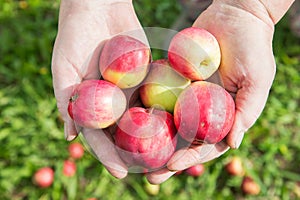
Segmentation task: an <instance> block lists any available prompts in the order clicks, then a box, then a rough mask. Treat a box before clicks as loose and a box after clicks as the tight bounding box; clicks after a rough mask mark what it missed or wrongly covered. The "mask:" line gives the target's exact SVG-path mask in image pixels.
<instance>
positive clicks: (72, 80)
mask: <svg viewBox="0 0 300 200" xmlns="http://www.w3.org/2000/svg"><path fill="white" fill-rule="evenodd" d="M119 33H123V34H129V35H130V34H133V36H134V37H136V38H139V39H141V40H142V41H145V42H146V39H145V38H146V37H145V35H144V33H143V30H142V27H141V25H140V23H139V21H138V19H137V16H136V14H135V12H134V9H133V5H132V2H131V0H110V1H106V0H80V1H78V0H62V1H61V5H60V13H59V24H58V33H57V38H56V41H55V45H54V50H53V58H52V75H53V86H54V92H55V97H56V99H57V106H58V109H59V111H60V113H61V115H62V118H63V120H64V122H65V126H64V128H65V137H66V139H67V140H73V139H74V138H75V137H76V136H77V135H78V133H79V132H80V131H81V132H82V133H83V136H84V137H85V139H86V141H87V143H88V144H89V146H90V147H91V148H92V151H93V152H94V154H95V156H97V158H98V159H99V160H100V161H101V162H102V163H103V165H105V166H106V168H107V169H108V171H109V172H110V173H111V174H112V175H113V176H115V177H117V178H123V177H125V176H126V175H127V167H126V165H125V164H124V163H123V162H122V160H121V159H120V158H119V156H118V154H117V152H116V150H115V148H114V144H113V142H112V140H111V138H110V134H108V133H107V132H106V133H104V131H103V130H91V129H85V128H84V129H82V130H81V129H80V127H77V126H76V125H75V124H74V122H73V120H72V119H71V118H70V116H69V115H68V112H67V107H68V103H69V98H70V96H71V93H72V91H73V89H74V87H76V85H77V84H79V83H80V82H82V81H83V80H86V79H99V78H100V73H99V69H98V61H99V54H100V51H101V47H102V46H103V44H104V42H105V40H107V39H109V38H111V37H112V36H114V35H116V34H119Z"/></svg>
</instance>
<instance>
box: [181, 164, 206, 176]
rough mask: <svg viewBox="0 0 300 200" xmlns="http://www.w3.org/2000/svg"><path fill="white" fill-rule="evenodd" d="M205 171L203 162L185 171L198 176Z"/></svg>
mask: <svg viewBox="0 0 300 200" xmlns="http://www.w3.org/2000/svg"><path fill="white" fill-rule="evenodd" d="M204 171H205V167H204V165H203V164H197V165H194V166H192V167H189V168H187V169H186V170H185V173H187V174H188V175H190V176H194V177H198V176H201V175H202V174H203V173H204Z"/></svg>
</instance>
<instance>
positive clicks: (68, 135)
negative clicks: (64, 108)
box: [64, 123, 77, 141]
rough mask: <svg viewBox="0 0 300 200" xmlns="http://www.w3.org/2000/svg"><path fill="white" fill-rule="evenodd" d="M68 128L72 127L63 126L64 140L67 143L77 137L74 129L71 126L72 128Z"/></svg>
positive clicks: (68, 125)
mask: <svg viewBox="0 0 300 200" xmlns="http://www.w3.org/2000/svg"><path fill="white" fill-rule="evenodd" d="M70 126H72V125H70V124H68V123H65V124H64V133H65V139H66V140H67V141H72V140H74V139H75V138H76V137H77V132H76V130H75V127H74V128H73V126H72V127H70Z"/></svg>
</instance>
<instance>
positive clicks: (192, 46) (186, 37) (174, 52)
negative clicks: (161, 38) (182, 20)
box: [168, 27, 221, 81]
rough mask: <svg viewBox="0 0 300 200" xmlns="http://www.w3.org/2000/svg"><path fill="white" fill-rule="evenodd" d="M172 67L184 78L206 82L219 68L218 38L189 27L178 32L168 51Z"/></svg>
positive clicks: (199, 29)
mask: <svg viewBox="0 0 300 200" xmlns="http://www.w3.org/2000/svg"><path fill="white" fill-rule="evenodd" d="M168 59H169V61H170V64H171V66H172V67H173V68H174V69H175V70H176V71H178V72H179V73H181V74H182V75H183V76H185V77H187V78H189V79H191V80H193V81H196V80H206V79H207V78H208V77H210V76H211V75H212V74H213V73H214V72H215V71H216V70H217V69H218V68H219V65H220V62H221V51H220V47H219V44H218V41H217V40H216V38H215V37H214V36H213V35H212V34H211V33H210V32H208V31H207V30H205V29H202V28H196V27H189V28H186V29H183V30H182V31H180V32H178V33H177V34H176V35H175V36H174V37H173V38H172V40H171V42H170V46H169V49H168Z"/></svg>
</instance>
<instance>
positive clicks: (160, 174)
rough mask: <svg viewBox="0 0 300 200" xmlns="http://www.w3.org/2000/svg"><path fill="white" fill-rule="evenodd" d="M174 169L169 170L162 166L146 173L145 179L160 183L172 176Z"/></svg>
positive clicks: (152, 182)
mask: <svg viewBox="0 0 300 200" xmlns="http://www.w3.org/2000/svg"><path fill="white" fill-rule="evenodd" d="M175 173H176V171H170V170H169V169H168V168H163V169H160V170H157V171H153V172H149V173H147V175H146V176H147V180H148V181H149V182H150V183H151V184H161V183H163V182H165V181H166V180H167V179H169V178H170V177H171V176H173V175H174V174H175Z"/></svg>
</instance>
